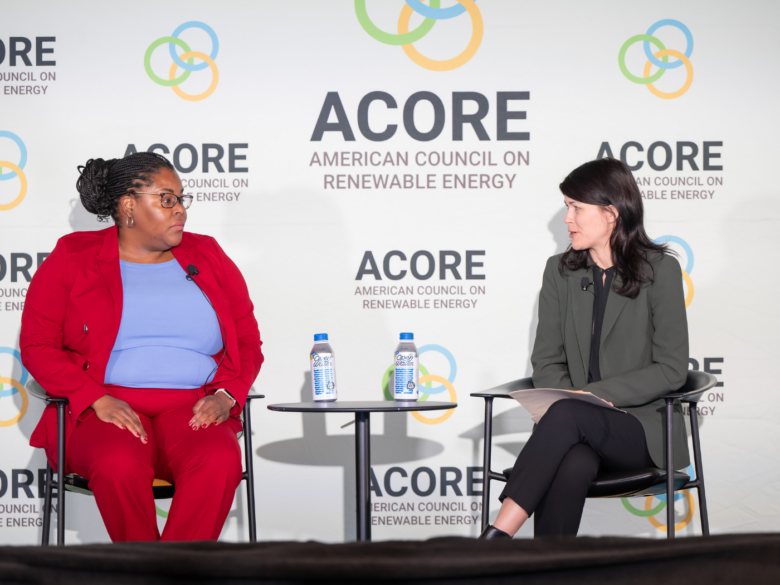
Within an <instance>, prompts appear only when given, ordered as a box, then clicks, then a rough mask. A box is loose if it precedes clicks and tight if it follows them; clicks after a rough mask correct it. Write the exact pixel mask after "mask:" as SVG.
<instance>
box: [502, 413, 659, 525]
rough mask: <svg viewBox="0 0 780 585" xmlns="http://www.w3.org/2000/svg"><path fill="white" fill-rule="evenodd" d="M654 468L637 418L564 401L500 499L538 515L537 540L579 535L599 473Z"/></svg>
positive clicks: (547, 418)
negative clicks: (587, 502)
mask: <svg viewBox="0 0 780 585" xmlns="http://www.w3.org/2000/svg"><path fill="white" fill-rule="evenodd" d="M644 467H655V464H654V463H653V460H652V459H651V458H650V454H649V453H648V452H647V442H646V441H645V432H644V429H643V428H642V425H641V424H640V422H639V421H638V420H637V419H636V418H635V417H634V416H632V415H630V414H627V413H623V412H618V411H615V410H609V409H607V408H602V407H600V406H595V405H593V404H588V403H586V402H580V401H579V400H559V401H558V402H556V403H555V404H553V405H552V406H551V407H550V408H549V410H548V411H547V412H546V413H545V415H544V416H543V417H542V419H541V420H540V421H539V424H538V425H537V427H536V430H535V431H534V433H533V434H532V435H531V438H530V439H529V440H528V442H527V443H526V444H525V447H523V450H522V451H521V452H520V455H519V456H518V457H517V461H516V462H515V466H514V468H513V469H512V473H511V475H510V477H509V481H508V482H507V484H506V487H505V488H504V491H503V492H501V496H500V498H499V499H500V500H501V501H502V502H503V501H504V498H510V499H511V500H512V501H513V502H515V503H516V504H517V505H518V506H520V507H521V508H522V509H523V510H525V511H526V512H527V513H528V514H529V515H531V514H533V516H534V536H536V537H539V536H549V535H563V534H570V535H575V534H577V530H579V527H580V520H581V519H582V509H583V508H584V507H585V498H586V497H587V495H588V488H589V487H590V484H591V482H592V481H593V479H594V478H595V477H596V474H597V473H598V472H599V469H603V470H605V471H620V470H630V469H642V468H644Z"/></svg>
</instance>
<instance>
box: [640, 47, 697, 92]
mask: <svg viewBox="0 0 780 585" xmlns="http://www.w3.org/2000/svg"><path fill="white" fill-rule="evenodd" d="M655 56H656V57H667V56H668V57H677V58H678V59H679V60H680V61H682V62H683V65H685V70H686V71H687V73H688V77H687V78H686V79H685V84H684V85H683V86H682V87H681V88H680V89H678V90H677V91H674V92H671V93H667V92H664V91H660V90H658V89H656V88H655V86H653V84H652V83H648V84H647V89H649V90H650V91H651V92H652V93H653V95H655V96H658V97H659V98H663V99H665V100H673V99H674V98H678V97H680V96H681V95H682V94H684V93H685V92H686V91H688V90H689V89H690V87H691V84H692V83H693V65H691V62H690V61H689V60H688V57H686V56H685V55H683V54H682V53H681V52H680V51H675V50H674V49H665V50H663V51H658V52H657V53H655ZM652 66H653V62H652V61H648V62H647V63H645V71H644V76H645V77H650V68H651V67H652Z"/></svg>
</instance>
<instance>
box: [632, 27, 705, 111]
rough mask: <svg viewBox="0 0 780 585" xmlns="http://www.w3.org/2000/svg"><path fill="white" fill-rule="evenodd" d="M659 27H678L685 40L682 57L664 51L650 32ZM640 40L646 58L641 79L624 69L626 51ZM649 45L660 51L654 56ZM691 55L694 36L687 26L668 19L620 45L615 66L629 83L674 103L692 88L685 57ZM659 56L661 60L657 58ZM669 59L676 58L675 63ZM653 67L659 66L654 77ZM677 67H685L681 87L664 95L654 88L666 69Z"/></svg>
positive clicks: (677, 53)
mask: <svg viewBox="0 0 780 585" xmlns="http://www.w3.org/2000/svg"><path fill="white" fill-rule="evenodd" d="M662 26H673V27H676V28H679V29H680V30H681V31H682V32H683V34H684V35H685V39H686V41H687V42H686V47H685V53H684V54H683V53H680V52H679V51H675V50H673V49H667V48H666V47H665V46H664V44H663V43H662V42H661V41H660V40H659V39H657V38H656V37H654V36H652V35H653V33H654V32H655V31H656V30H658V29H659V28H661V27H662ZM639 41H642V42H643V43H644V49H645V55H646V56H647V59H648V61H647V63H645V69H644V71H643V72H642V75H643V77H637V76H636V75H633V74H632V73H630V72H629V70H628V67H626V51H628V48H629V47H630V46H631V45H633V44H634V43H638V42H639ZM650 43H653V44H654V45H655V46H656V48H658V49H660V50H659V51H658V52H657V53H655V54H653V52H652V50H651V49H650ZM692 52H693V35H691V31H690V30H688V27H687V26H685V25H684V24H683V23H682V22H680V21H679V20H672V19H670V18H667V19H664V20H659V21H658V22H656V23H655V24H654V25H653V26H651V27H650V28H649V29H647V32H646V33H645V34H643V35H635V36H633V37H631V38H630V39H628V40H627V41H626V42H625V43H623V46H622V47H620V53H618V65H619V66H620V71H621V72H622V73H623V75H624V76H625V77H626V79H628V80H629V81H633V82H634V83H639V84H641V85H646V86H647V89H649V90H650V92H651V93H652V94H653V95H655V96H658V97H659V98H662V99H665V100H673V99H675V98H678V97H680V96H681V95H683V94H684V93H685V92H686V91H688V90H689V89H690V87H691V84H692V83H693V65H691V62H690V61H689V60H688V57H690V56H691V53H692ZM659 57H661V60H659V59H658V58H659ZM669 57H675V58H676V59H677V60H676V61H673V62H671V63H669ZM653 65H655V66H656V67H659V69H658V71H656V73H655V74H654V75H652V76H651V75H650V69H651V67H652V66H653ZM680 65H685V70H686V72H687V74H688V75H687V77H686V79H685V83H684V84H683V86H682V87H681V88H680V89H678V90H677V91H674V92H663V91H660V90H658V89H656V87H655V86H654V85H653V84H654V83H655V82H656V81H658V80H659V79H661V76H663V74H664V73H666V70H667V69H675V68H677V67H679V66H680Z"/></svg>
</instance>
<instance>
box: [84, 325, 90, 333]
mask: <svg viewBox="0 0 780 585" xmlns="http://www.w3.org/2000/svg"><path fill="white" fill-rule="evenodd" d="M88 332H89V329H87V326H86V325H84V333H85V334H86V333H88Z"/></svg>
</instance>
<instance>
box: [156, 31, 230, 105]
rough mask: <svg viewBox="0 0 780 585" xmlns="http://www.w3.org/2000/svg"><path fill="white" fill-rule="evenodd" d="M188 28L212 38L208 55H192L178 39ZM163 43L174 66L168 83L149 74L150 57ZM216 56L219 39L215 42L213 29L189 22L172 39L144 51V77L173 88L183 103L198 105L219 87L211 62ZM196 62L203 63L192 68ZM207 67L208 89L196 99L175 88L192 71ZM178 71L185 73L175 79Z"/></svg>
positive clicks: (162, 41)
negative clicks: (208, 74) (178, 48)
mask: <svg viewBox="0 0 780 585" xmlns="http://www.w3.org/2000/svg"><path fill="white" fill-rule="evenodd" d="M188 28H199V29H202V30H204V31H206V32H207V33H208V35H209V37H211V54H209V55H206V54H205V53H201V52H199V51H193V50H192V49H190V46H189V45H188V44H187V43H185V42H184V41H183V40H181V39H180V38H179V35H180V34H181V33H182V32H184V31H185V30H187V29H188ZM165 43H168V49H169V51H170V54H171V59H173V65H171V69H170V71H168V79H163V78H161V77H159V76H158V75H157V74H156V73H155V72H154V71H152V53H154V50H155V49H156V48H157V47H159V46H160V45H164V44H165ZM176 47H180V48H181V49H182V51H184V53H182V54H181V55H178V54H177V53H176ZM218 52H219V39H217V34H216V33H215V32H214V29H212V28H211V27H210V26H209V25H207V24H205V23H203V22H198V21H196V20H192V21H190V22H185V23H184V24H182V25H181V26H179V27H178V28H177V29H176V30H175V31H173V34H172V35H171V36H169V37H162V38H159V39H157V40H156V41H154V42H153V43H152V44H151V45H149V48H147V49H146V54H145V55H144V68H145V69H146V74H147V75H148V76H149V79H151V80H152V81H154V82H155V83H157V84H158V85H162V86H165V87H171V88H173V91H174V92H175V93H176V95H178V96H179V97H180V98H182V99H185V100H187V101H190V102H199V101H200V100H205V99H206V98H207V97H209V96H210V95H211V94H212V93H214V90H215V89H217V83H219V70H218V69H217V64H216V63H215V62H214V59H216V58H217V53H218ZM184 59H186V60H187V62H186V63H185V62H184ZM195 59H200V60H201V61H202V63H198V64H197V65H195V64H194V62H195ZM206 67H209V68H210V69H211V85H210V86H209V88H208V89H207V90H206V91H204V92H203V93H199V94H197V95H192V94H188V93H185V92H184V91H182V90H181V89H180V88H179V87H178V86H179V85H181V84H182V83H184V81H186V80H187V78H188V77H189V76H190V73H192V72H193V71H202V70H203V69H205V68H206ZM179 68H181V69H184V73H182V74H181V75H180V76H179V77H176V72H177V70H178V69H179Z"/></svg>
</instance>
